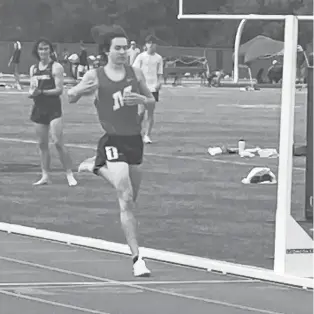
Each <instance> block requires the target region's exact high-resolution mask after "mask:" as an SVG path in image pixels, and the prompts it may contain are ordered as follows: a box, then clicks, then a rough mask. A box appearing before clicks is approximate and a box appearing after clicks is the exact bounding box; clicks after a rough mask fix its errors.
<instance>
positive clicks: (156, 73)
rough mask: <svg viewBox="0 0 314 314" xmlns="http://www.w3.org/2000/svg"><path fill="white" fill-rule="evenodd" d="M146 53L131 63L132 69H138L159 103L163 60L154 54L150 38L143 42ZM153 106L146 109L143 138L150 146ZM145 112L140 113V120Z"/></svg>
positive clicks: (154, 48)
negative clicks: (145, 127)
mask: <svg viewBox="0 0 314 314" xmlns="http://www.w3.org/2000/svg"><path fill="white" fill-rule="evenodd" d="M145 43H146V44H145V46H146V48H147V50H146V51H144V52H142V53H140V54H139V55H138V56H137V58H136V59H135V61H134V63H133V67H135V68H140V69H141V70H142V72H143V74H144V77H145V79H146V84H147V86H148V88H149V90H150V91H151V92H152V94H153V96H154V97H155V100H156V102H158V101H159V91H160V89H161V82H162V79H163V60H162V57H161V56H160V55H159V54H158V53H157V52H156V47H157V45H156V42H155V40H154V38H153V37H152V36H148V37H147V38H146V40H145ZM154 112H155V106H150V107H149V108H147V124H148V125H147V129H146V132H145V134H144V137H143V141H144V143H145V144H151V143H152V140H151V138H150V137H151V132H152V129H153V125H154ZM144 114H145V112H143V113H142V117H141V118H142V119H143V118H144Z"/></svg>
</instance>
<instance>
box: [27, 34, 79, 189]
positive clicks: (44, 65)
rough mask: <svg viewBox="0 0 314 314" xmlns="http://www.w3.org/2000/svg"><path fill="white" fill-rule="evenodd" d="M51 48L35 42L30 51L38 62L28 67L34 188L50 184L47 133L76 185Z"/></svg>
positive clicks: (59, 73)
mask: <svg viewBox="0 0 314 314" xmlns="http://www.w3.org/2000/svg"><path fill="white" fill-rule="evenodd" d="M52 53H53V46H52V44H51V42H50V41H49V40H47V39H40V40H38V41H37V42H36V43H35V45H34V48H33V55H34V57H35V58H36V59H37V60H38V63H37V64H34V65H32V66H31V68H30V77H31V84H30V85H31V86H30V98H32V99H33V100H34V106H33V109H32V113H31V120H32V121H33V122H35V124H36V134H37V136H38V142H39V149H40V157H41V166H42V177H41V179H40V180H39V181H37V182H35V183H34V185H42V184H47V183H48V182H49V170H50V169H49V168H50V152H49V131H51V138H52V141H53V143H54V144H55V147H56V149H57V151H58V153H59V156H60V160H61V163H62V165H63V167H64V169H65V171H66V178H67V181H68V184H69V186H75V185H77V181H76V180H75V178H74V176H73V173H72V170H71V159H70V156H69V154H68V152H67V151H66V149H65V146H64V143H63V124H62V105H61V97H60V96H61V95H62V93H63V79H64V78H63V73H64V70H63V67H62V65H61V64H60V63H58V62H55V61H53V60H52V58H51V55H52Z"/></svg>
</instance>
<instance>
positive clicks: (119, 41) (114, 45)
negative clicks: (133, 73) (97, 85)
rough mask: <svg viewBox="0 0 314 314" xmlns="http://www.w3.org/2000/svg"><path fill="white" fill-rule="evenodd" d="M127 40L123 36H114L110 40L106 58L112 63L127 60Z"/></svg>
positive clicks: (120, 62)
mask: <svg viewBox="0 0 314 314" xmlns="http://www.w3.org/2000/svg"><path fill="white" fill-rule="evenodd" d="M127 51H128V41H127V39H126V38H124V37H119V38H114V39H112V41H111V46H110V50H109V53H108V59H110V60H111V62H112V63H114V64H125V63H126V62H127Z"/></svg>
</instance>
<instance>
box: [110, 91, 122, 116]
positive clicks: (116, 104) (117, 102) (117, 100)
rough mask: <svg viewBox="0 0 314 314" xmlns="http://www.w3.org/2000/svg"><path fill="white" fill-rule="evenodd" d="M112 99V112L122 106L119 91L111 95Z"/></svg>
mask: <svg viewBox="0 0 314 314" xmlns="http://www.w3.org/2000/svg"><path fill="white" fill-rule="evenodd" d="M112 98H113V111H116V110H118V109H120V108H121V107H123V106H124V102H123V96H122V93H121V91H118V92H116V93H114V94H113V95H112Z"/></svg>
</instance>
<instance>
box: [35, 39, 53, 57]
mask: <svg viewBox="0 0 314 314" xmlns="http://www.w3.org/2000/svg"><path fill="white" fill-rule="evenodd" d="M37 52H38V56H39V59H40V60H47V59H49V57H50V47H49V45H47V44H46V43H40V44H39V45H38V49H37Z"/></svg>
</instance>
